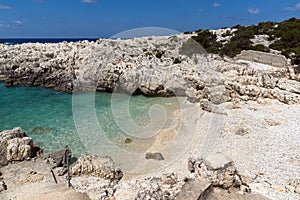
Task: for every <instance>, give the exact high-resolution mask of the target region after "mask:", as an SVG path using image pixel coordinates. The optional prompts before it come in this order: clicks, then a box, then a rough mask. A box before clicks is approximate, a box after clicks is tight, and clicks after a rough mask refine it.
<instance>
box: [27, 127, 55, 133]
mask: <svg viewBox="0 0 300 200" xmlns="http://www.w3.org/2000/svg"><path fill="white" fill-rule="evenodd" d="M55 131H56V130H55V129H54V128H48V127H35V128H34V129H32V130H31V131H30V133H32V134H44V133H45V134H50V133H54V132H55Z"/></svg>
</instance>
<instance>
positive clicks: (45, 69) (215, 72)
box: [0, 35, 300, 104]
mask: <svg viewBox="0 0 300 200" xmlns="http://www.w3.org/2000/svg"><path fill="white" fill-rule="evenodd" d="M189 38H190V36H189V35H176V36H171V37H145V38H135V39H129V40H110V39H101V40H98V41H97V42H87V41H82V42H76V43H72V42H71V43H66V42H63V43H58V44H39V43H27V44H19V45H11V46H9V45H0V80H2V81H5V83H6V85H7V86H14V85H18V84H22V85H26V86H45V87H53V88H54V89H56V90H60V91H65V92H76V91H83V90H93V91H95V90H97V91H108V92H113V91H123V92H127V93H131V94H144V95H147V96H172V95H179V96H187V97H188V98H189V99H190V101H197V102H198V101H200V100H202V99H207V100H209V101H211V102H212V103H215V104H219V103H222V102H225V101H238V100H255V99H257V98H259V97H266V98H272V99H278V100H280V101H281V102H284V103H288V104H290V103H299V102H300V83H299V80H300V76H299V74H297V72H295V71H294V69H293V68H292V67H282V68H278V67H272V66H267V65H262V64H255V63H253V62H236V61H234V60H230V59H223V58H221V57H219V56H216V55H212V54H207V53H205V51H203V48H201V47H200V46H199V45H198V43H196V42H194V41H193V40H192V39H189ZM197 45H198V46H197Z"/></svg>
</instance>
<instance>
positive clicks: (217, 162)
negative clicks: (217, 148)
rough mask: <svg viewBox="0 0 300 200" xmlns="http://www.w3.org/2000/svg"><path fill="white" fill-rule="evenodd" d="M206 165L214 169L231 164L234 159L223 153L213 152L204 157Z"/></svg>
mask: <svg viewBox="0 0 300 200" xmlns="http://www.w3.org/2000/svg"><path fill="white" fill-rule="evenodd" d="M203 161H204V163H205V165H206V166H207V167H209V168H211V169H213V170H217V169H221V168H224V167H226V166H229V165H231V164H232V163H233V161H232V160H231V159H230V158H228V157H227V156H225V155H224V154H222V153H211V154H209V155H208V156H206V157H205V158H204V159H203Z"/></svg>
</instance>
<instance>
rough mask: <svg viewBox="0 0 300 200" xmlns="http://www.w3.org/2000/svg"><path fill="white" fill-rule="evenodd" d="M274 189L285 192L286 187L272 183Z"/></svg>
mask: <svg viewBox="0 0 300 200" xmlns="http://www.w3.org/2000/svg"><path fill="white" fill-rule="evenodd" d="M272 189H273V190H275V191H277V192H284V191H285V188H284V187H282V186H280V185H272Z"/></svg>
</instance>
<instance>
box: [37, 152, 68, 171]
mask: <svg viewBox="0 0 300 200" xmlns="http://www.w3.org/2000/svg"><path fill="white" fill-rule="evenodd" d="M65 155H66V150H65V149H64V150H60V151H57V152H54V153H47V154H44V155H43V159H50V160H51V161H52V162H51V166H52V167H53V168H55V167H64V166H66V156H65ZM71 157H72V153H71V151H70V150H69V157H68V159H69V163H70V162H71Z"/></svg>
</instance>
